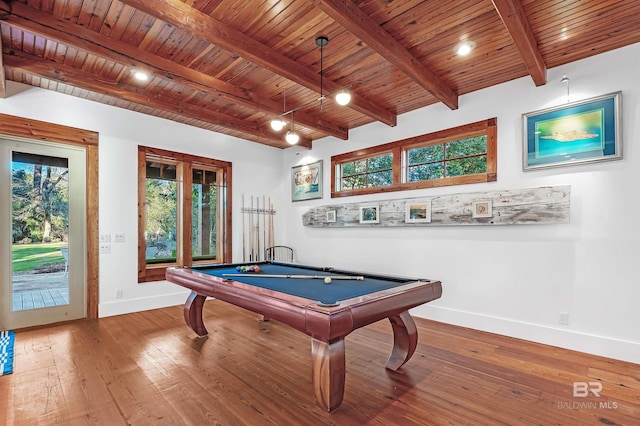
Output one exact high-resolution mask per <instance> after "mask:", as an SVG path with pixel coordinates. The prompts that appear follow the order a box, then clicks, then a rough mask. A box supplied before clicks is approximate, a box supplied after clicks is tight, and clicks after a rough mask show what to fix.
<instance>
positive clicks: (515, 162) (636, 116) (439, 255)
mask: <svg viewBox="0 0 640 426" xmlns="http://www.w3.org/2000/svg"><path fill="white" fill-rule="evenodd" d="M564 73H566V74H567V75H568V76H569V78H570V99H571V101H575V100H580V99H585V98H589V97H592V96H596V95H602V94H607V93H612V92H616V91H619V90H621V91H622V92H623V96H622V104H623V107H622V109H623V126H622V130H623V132H622V133H623V156H624V158H623V159H622V160H619V161H609V162H600V163H595V164H589V165H576V166H572V167H564V168H556V169H547V170H539V171H530V172H526V173H525V172H523V171H522V136H521V134H522V125H521V114H522V113H527V112H531V111H535V110H539V109H542V108H546V107H550V106H555V105H558V104H562V103H566V93H567V92H566V91H567V87H566V85H565V84H563V83H560V79H561V78H562V75H563V74H564ZM639 75H640V44H636V45H633V46H630V47H626V48H623V49H619V50H617V51H614V52H609V53H605V54H602V55H599V56H596V57H593V58H590V59H586V60H583V61H580V62H576V63H573V64H569V65H566V66H562V67H558V68H557V69H552V70H549V72H548V83H547V85H545V86H543V87H535V85H534V84H533V82H532V80H531V79H530V78H529V77H527V78H521V79H518V80H515V81H511V82H508V83H505V84H501V85H499V86H496V87H492V88H489V89H485V90H481V91H478V92H475V93H471V94H468V95H464V96H461V97H460V108H459V109H458V110H456V111H450V110H448V109H447V108H446V107H445V106H443V105H442V104H440V105H434V106H430V107H426V108H423V109H421V110H418V111H414V112H411V113H408V114H404V115H402V116H400V117H399V119H398V125H397V127H395V128H391V127H387V126H385V125H383V124H379V123H376V124H371V125H368V126H364V127H361V128H358V129H355V130H351V132H350V137H349V140H348V141H346V142H345V141H341V140H338V139H334V138H326V139H323V140H320V141H316V142H314V144H313V149H312V150H310V151H305V150H300V149H295V148H292V149H288V150H286V151H285V159H284V164H285V167H290V166H294V165H298V164H301V163H302V162H304V161H313V160H317V159H322V160H324V186H325V188H327V189H328V188H330V167H329V165H330V158H331V156H332V155H336V154H341V153H344V152H349V151H353V150H356V149H359V148H363V147H369V146H373V145H379V144H383V143H386V142H391V141H395V140H400V139H404V138H407V137H411V136H416V135H421V134H425V133H429V132H433V131H437V130H442V129H447V128H450V127H454V126H458V125H462V124H467V123H471V122H474V121H478V120H482V119H486V118H491V117H497V118H498V180H497V182H492V183H485V184H473V185H464V186H457V187H444V188H433V189H425V190H415V191H405V192H395V193H388V194H377V195H367V196H357V197H350V198H349V199H344V198H338V199H331V198H330V195H329V194H328V193H327V192H325V195H324V197H323V199H322V200H313V201H305V202H297V203H291V204H289V206H288V209H287V210H286V212H285V215H286V217H285V219H286V222H287V224H288V226H287V228H286V229H285V241H286V242H287V244H289V245H291V246H293V247H294V248H295V249H296V254H297V256H296V257H297V260H298V261H299V262H301V263H305V262H306V263H309V264H319V265H326V266H335V267H341V268H350V269H353V270H361V271H371V272H380V273H386V274H399V275H405V276H418V277H424V278H434V279H438V280H441V281H442V283H443V296H442V298H441V299H440V300H437V301H434V302H431V303H429V304H426V305H423V306H422V307H418V308H416V309H414V310H413V311H412V313H413V314H415V315H417V316H422V317H426V318H432V319H436V320H440V321H445V322H450V323H455V324H460V325H464V326H468V327H472V328H476V329H481V330H487V331H491V332H496V333H500V334H505V335H510V336H516V337H520V338H524V339H528V340H533V341H538V342H542V343H547V344H552V345H556V346H561V347H567V348H572V349H577V350H580V351H584V352H590V353H595V354H600V355H604V356H609V357H613V358H619V359H624V360H629V361H632V362H636V363H640V309H638V301H639V300H640V278H638V275H639V272H640V268H639V267H638V264H639V262H640V228H639V226H638V219H637V217H638V211H640V199H639V197H637V196H636V193H637V191H635V190H634V187H635V185H637V182H638V181H640V157H639V156H638V151H637V148H636V146H637V143H638V140H639V139H640V127H639V125H638V124H637V123H640V110H639V109H638V105H639V97H640V88H639V86H638V76H639ZM283 179H284V181H287V180H288V176H286V175H283ZM560 184H569V185H571V222H570V224H563V225H518V226H494V227H484V226H475V227H474V226H458V227H456V226H450V227H429V228H426V227H422V228H379V229H375V228H366V229H362V228H359V229H358V228H355V229H354V228H344V229H313V228H306V227H303V226H302V221H301V216H302V214H303V213H305V212H306V211H307V210H308V209H309V208H311V207H314V206H318V205H326V204H340V203H344V202H363V201H373V200H383V199H395V198H407V197H420V196H432V195H433V196H436V195H440V194H453V193H459V192H475V191H484V190H498V189H513V188H528V187H536V186H542V185H560ZM286 185H287V183H285V184H283V186H286ZM285 191H289V189H288V186H286V188H285ZM285 196H287V197H290V194H289V192H287V193H286V194H285ZM560 312H567V313H569V319H570V321H569V325H568V326H564V325H559V324H558V320H559V313H560ZM423 338H428V337H423Z"/></svg>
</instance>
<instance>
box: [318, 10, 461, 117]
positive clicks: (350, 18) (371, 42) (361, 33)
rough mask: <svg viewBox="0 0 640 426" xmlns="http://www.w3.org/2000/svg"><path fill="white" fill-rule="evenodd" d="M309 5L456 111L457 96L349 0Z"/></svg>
mask: <svg viewBox="0 0 640 426" xmlns="http://www.w3.org/2000/svg"><path fill="white" fill-rule="evenodd" d="M311 2H312V3H313V4H314V5H315V6H316V7H318V8H319V9H320V10H322V11H323V12H324V13H326V14H327V15H329V16H330V17H331V18H332V19H333V20H334V21H336V22H337V23H339V24H340V25H342V26H343V27H344V28H345V29H346V30H347V31H349V32H350V33H352V34H354V35H355V36H356V37H359V38H360V39H361V40H362V41H363V42H364V43H366V44H367V45H368V46H369V47H371V48H372V49H373V50H375V51H376V52H378V54H379V55H380V56H382V57H383V58H384V59H386V60H388V61H390V62H391V63H392V64H393V65H395V66H396V67H398V68H399V69H400V70H402V72H404V73H405V74H406V75H407V76H409V77H411V78H412V79H413V80H414V81H415V82H416V83H418V84H419V85H421V86H422V87H424V88H425V89H426V90H427V91H428V92H429V93H431V94H432V95H433V96H435V97H436V99H438V100H439V101H440V102H442V103H444V104H445V105H447V106H448V107H449V108H451V109H458V95H457V94H456V93H455V92H454V91H453V89H451V88H450V87H449V86H447V84H446V83H445V82H444V81H443V80H442V79H440V78H439V77H438V76H437V75H435V74H434V73H433V72H432V71H431V70H429V69H428V68H427V67H425V66H424V65H423V64H422V63H421V62H420V61H419V60H418V59H416V58H415V57H414V56H413V55H412V54H411V52H409V51H408V50H407V49H406V48H405V47H404V46H402V45H401V44H400V42H398V41H397V40H396V39H394V38H393V37H391V35H389V33H388V32H386V31H385V30H384V29H383V28H382V27H380V25H378V24H377V23H376V22H375V21H374V20H373V19H372V18H371V17H369V15H367V14H366V13H365V12H363V11H362V9H360V8H359V7H358V5H356V4H355V3H353V2H352V1H351V0H311Z"/></svg>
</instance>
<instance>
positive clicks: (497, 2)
mask: <svg viewBox="0 0 640 426" xmlns="http://www.w3.org/2000/svg"><path fill="white" fill-rule="evenodd" d="M492 1H493V6H494V7H495V8H496V11H497V12H498V15H500V19H502V22H503V23H504V26H505V27H506V28H507V31H508V32H509V35H510V36H511V39H512V40H513V43H514V44H515V45H516V48H517V49H518V52H520V56H521V57H522V60H523V61H524V63H525V65H526V67H527V70H528V71H529V74H530V75H531V78H532V79H533V82H534V83H535V85H536V86H542V85H544V84H546V83H547V68H546V66H545V64H544V59H542V54H541V53H540V50H539V49H538V44H537V43H536V39H535V37H534V35H533V30H532V29H531V25H529V21H528V20H527V17H526V15H525V13H524V9H523V7H522V3H520V0H492Z"/></svg>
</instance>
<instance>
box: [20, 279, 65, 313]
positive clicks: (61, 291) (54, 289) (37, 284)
mask: <svg viewBox="0 0 640 426" xmlns="http://www.w3.org/2000/svg"><path fill="white" fill-rule="evenodd" d="M68 282H69V277H68V275H67V274H65V273H64V272H52V273H48V274H16V275H14V276H13V295H12V296H13V297H12V306H13V310H14V311H25V310H28V309H38V308H48V307H52V306H60V305H68V304H69V284H68Z"/></svg>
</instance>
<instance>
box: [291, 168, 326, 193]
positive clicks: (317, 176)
mask: <svg viewBox="0 0 640 426" xmlns="http://www.w3.org/2000/svg"><path fill="white" fill-rule="evenodd" d="M316 198H322V160H319V161H316V162H315V163H311V164H305V165H300V166H294V167H292V168H291V201H304V200H313V199H316Z"/></svg>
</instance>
